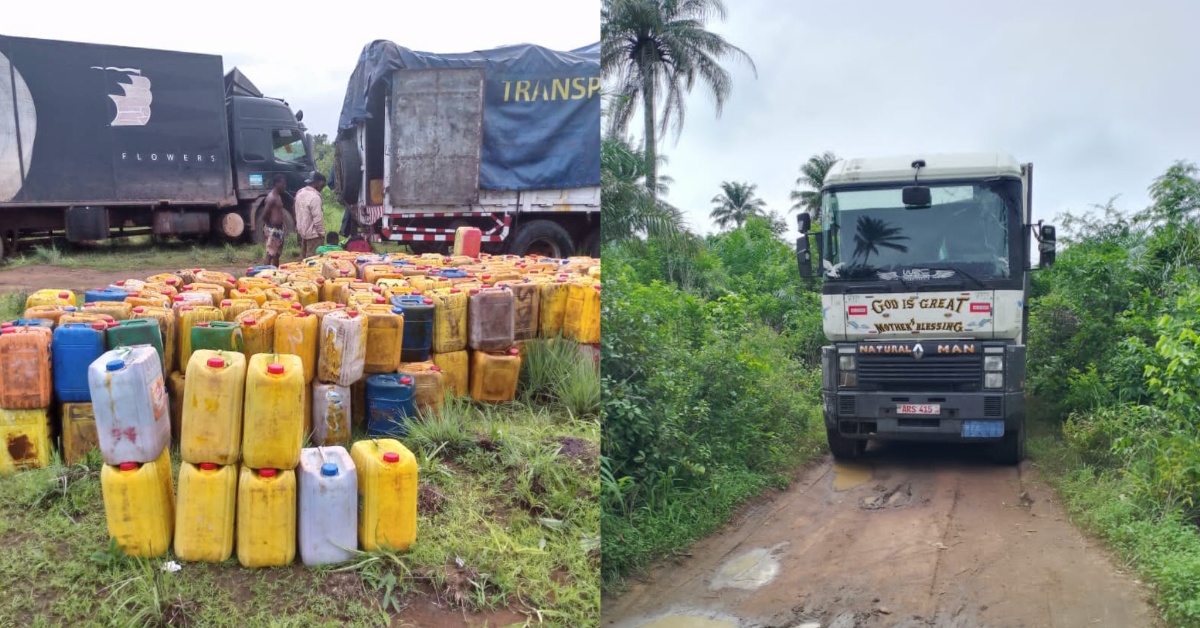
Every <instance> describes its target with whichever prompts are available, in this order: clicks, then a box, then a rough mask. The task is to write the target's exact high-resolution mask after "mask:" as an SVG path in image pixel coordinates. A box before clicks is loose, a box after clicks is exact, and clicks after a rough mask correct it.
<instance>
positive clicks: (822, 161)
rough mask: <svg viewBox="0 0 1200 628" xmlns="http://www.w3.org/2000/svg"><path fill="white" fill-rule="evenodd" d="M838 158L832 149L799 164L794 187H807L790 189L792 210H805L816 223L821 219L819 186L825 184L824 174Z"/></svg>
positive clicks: (826, 173)
mask: <svg viewBox="0 0 1200 628" xmlns="http://www.w3.org/2000/svg"><path fill="white" fill-rule="evenodd" d="M837 160H838V158H837V156H836V155H834V154H833V151H830V150H827V151H825V152H824V153H821V154H820V155H813V156H812V157H809V158H808V161H806V162H804V164H803V165H801V166H800V176H799V177H797V178H796V187H797V188H800V187H801V186H804V187H807V188H809V189H807V190H804V189H795V190H792V194H791V199H792V201H793V202H794V204H793V205H792V209H793V210H800V211H807V212H808V215H809V216H812V221H813V222H814V223H816V222H817V221H819V220H820V219H821V188H822V187H823V186H824V185H825V176H826V175H828V174H829V169H830V168H833V164H834V163H836V162H837Z"/></svg>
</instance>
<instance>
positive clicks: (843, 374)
mask: <svg viewBox="0 0 1200 628" xmlns="http://www.w3.org/2000/svg"><path fill="white" fill-rule="evenodd" d="M855 386H858V373H855V372H854V371H838V387H839V388H854V387H855Z"/></svg>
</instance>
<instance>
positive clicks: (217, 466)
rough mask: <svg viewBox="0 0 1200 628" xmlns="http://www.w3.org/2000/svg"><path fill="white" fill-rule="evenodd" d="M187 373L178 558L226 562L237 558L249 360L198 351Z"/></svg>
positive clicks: (228, 353) (237, 354) (236, 354)
mask: <svg viewBox="0 0 1200 628" xmlns="http://www.w3.org/2000/svg"><path fill="white" fill-rule="evenodd" d="M197 329H199V328H197ZM185 369H186V370H185V373H186V376H185V378H184V389H183V391H184V392H183V401H182V407H181V409H180V410H181V413H182V416H181V421H180V422H181V430H182V432H181V434H180V438H179V457H180V458H181V459H182V461H181V462H180V464H179V504H178V507H179V517H178V524H177V525H176V527H175V555H176V556H178V557H179V558H181V559H183V560H187V561H204V562H214V563H215V562H221V561H223V560H226V559H228V558H229V557H230V555H231V554H232V553H233V533H234V530H233V524H234V520H235V517H234V514H235V507H236V503H237V481H238V464H237V463H238V459H239V457H240V454H241V447H242V413H243V412H244V394H245V389H246V356H245V355H243V354H242V353H241V352H239V351H234V350H228V351H221V350H214V349H198V350H195V351H193V352H192V356H191V358H190V359H189V360H188V363H187V365H186V366H185Z"/></svg>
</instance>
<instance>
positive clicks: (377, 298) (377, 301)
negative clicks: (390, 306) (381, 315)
mask: <svg viewBox="0 0 1200 628" xmlns="http://www.w3.org/2000/svg"><path fill="white" fill-rule="evenodd" d="M375 303H377V304H378V303H387V299H385V298H383V297H375Z"/></svg>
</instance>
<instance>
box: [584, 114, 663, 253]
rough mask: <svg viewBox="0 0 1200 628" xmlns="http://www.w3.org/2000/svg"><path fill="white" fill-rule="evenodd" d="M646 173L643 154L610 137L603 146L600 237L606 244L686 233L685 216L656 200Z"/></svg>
mask: <svg viewBox="0 0 1200 628" xmlns="http://www.w3.org/2000/svg"><path fill="white" fill-rule="evenodd" d="M646 170H647V168H646V160H645V159H644V158H643V157H642V154H641V153H640V152H638V151H637V149H635V148H633V147H631V146H630V145H629V142H628V141H626V140H625V139H622V138H619V137H607V138H605V139H604V140H603V141H602V142H601V144H600V234H601V238H602V240H603V241H604V242H606V243H609V242H619V241H622V240H628V239H631V238H634V237H637V235H638V234H646V235H649V236H655V237H666V236H673V235H676V234H678V233H680V232H681V231H683V229H684V227H683V214H682V212H680V211H679V209H677V208H675V207H672V206H671V205H668V204H667V203H665V202H662V201H657V200H655V199H654V198H653V197H652V196H651V194H650V190H648V189H647V188H646V184H645V178H646V175H647V172H646ZM660 185H662V183H661V182H660Z"/></svg>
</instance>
